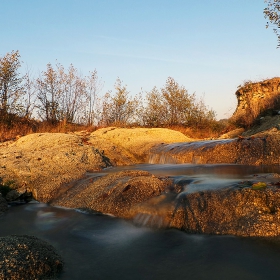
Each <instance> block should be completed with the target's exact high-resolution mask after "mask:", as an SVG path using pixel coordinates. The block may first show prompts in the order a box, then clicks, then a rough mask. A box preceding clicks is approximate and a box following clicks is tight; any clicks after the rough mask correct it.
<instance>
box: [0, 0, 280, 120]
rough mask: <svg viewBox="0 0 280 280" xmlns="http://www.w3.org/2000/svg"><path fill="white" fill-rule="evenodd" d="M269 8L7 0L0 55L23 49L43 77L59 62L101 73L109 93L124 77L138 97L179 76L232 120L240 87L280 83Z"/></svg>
mask: <svg viewBox="0 0 280 280" xmlns="http://www.w3.org/2000/svg"><path fill="white" fill-rule="evenodd" d="M264 7H265V3H264V1H263V0H227V1H226V0H200V1H194V0H192V1H189V0H173V1H170V0H169V1H166V0H160V1H159V0H149V1H146V0H141V1H140V0H48V1H42V0H1V2H0V10H1V17H0V35H1V39H0V56H3V55H5V54H6V53H7V52H10V51H12V50H19V52H20V54H21V59H22V61H23V62H24V64H23V68H24V66H26V65H28V67H29V68H32V71H33V74H34V75H35V76H36V75H38V74H39V72H40V71H43V70H45V69H46V65H47V63H52V64H53V65H54V64H55V63H56V61H58V62H59V63H61V64H62V65H63V66H65V67H68V66H69V65H70V63H72V64H73V65H74V66H75V67H76V68H77V69H79V70H80V71H81V72H82V74H83V75H87V74H88V72H89V71H93V70H94V69H96V70H97V72H98V75H99V77H100V78H101V79H102V80H103V82H104V88H103V93H105V92H106V91H107V90H113V87H114V83H115V81H116V79H117V77H119V78H120V79H121V80H122V81H123V83H124V84H126V85H127V88H128V90H129V91H130V92H131V94H137V93H139V92H140V91H141V89H142V90H143V91H144V92H145V91H150V90H151V89H152V88H153V87H154V86H157V87H158V88H160V87H162V86H164V84H165V81H166V79H167V77H169V76H171V77H173V78H174V79H175V80H176V81H177V82H178V83H179V84H180V85H184V86H185V87H186V89H188V91H189V93H193V92H196V94H197V96H204V100H205V103H206V104H207V105H208V106H209V108H212V109H213V110H215V111H216V112H217V117H218V119H220V118H227V117H230V116H231V115H232V113H233V112H234V110H235V108H236V103H237V102H236V98H235V94H234V93H235V91H236V90H237V86H238V85H240V84H241V83H243V82H244V81H245V80H253V81H258V80H261V79H266V78H272V77H275V76H280V68H279V66H280V49H277V48H276V47H277V39H276V36H275V34H274V33H273V31H272V28H269V29H266V28H265V24H266V20H265V19H264V17H263V8H264ZM23 70H24V69H23Z"/></svg>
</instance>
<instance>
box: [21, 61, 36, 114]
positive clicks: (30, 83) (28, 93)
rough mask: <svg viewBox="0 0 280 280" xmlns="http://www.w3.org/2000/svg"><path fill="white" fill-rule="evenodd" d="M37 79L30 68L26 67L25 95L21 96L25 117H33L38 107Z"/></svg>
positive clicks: (24, 78) (24, 79)
mask: <svg viewBox="0 0 280 280" xmlns="http://www.w3.org/2000/svg"><path fill="white" fill-rule="evenodd" d="M36 90H37V89H36V81H35V80H34V78H33V77H32V73H31V70H30V68H28V67H27V68H26V73H25V75H24V77H23V92H24V95H23V96H22V97H21V104H22V106H23V111H22V114H23V117H25V118H28V119H29V118H31V116H32V114H33V113H34V110H35V107H36V101H37V96H36V93H37V92H36Z"/></svg>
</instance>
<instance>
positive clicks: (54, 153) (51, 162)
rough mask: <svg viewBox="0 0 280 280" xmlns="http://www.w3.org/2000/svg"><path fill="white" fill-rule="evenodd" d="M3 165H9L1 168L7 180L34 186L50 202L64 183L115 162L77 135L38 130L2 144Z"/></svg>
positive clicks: (35, 194)
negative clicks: (111, 161) (4, 144)
mask: <svg viewBox="0 0 280 280" xmlns="http://www.w3.org/2000/svg"><path fill="white" fill-rule="evenodd" d="M0 166H5V168H2V170H1V177H3V179H4V180H5V181H7V180H14V181H15V182H16V184H17V187H21V186H26V187H28V188H30V190H32V193H33V194H34V197H35V198H36V199H38V200H40V201H42V202H46V201H48V200H50V199H51V198H53V196H54V194H55V192H56V189H57V188H58V187H59V186H60V185H62V184H65V183H67V182H70V181H72V180H75V179H78V178H81V177H82V176H83V175H84V174H85V173H86V171H87V170H100V169H102V168H104V167H108V166H111V163H110V161H109V159H108V158H106V157H105V156H104V155H103V154H102V153H101V152H99V150H97V149H96V148H95V147H93V146H91V145H87V144H85V143H84V142H83V141H82V139H81V137H79V136H77V135H69V134H63V133H35V134H31V135H27V136H24V137H21V138H19V139H18V140H17V141H15V142H14V143H12V144H9V145H8V146H0Z"/></svg>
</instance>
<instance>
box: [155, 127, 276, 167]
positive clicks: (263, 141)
mask: <svg viewBox="0 0 280 280" xmlns="http://www.w3.org/2000/svg"><path fill="white" fill-rule="evenodd" d="M279 145H280V132H279V131H278V130H277V129H272V130H270V131H267V132H264V133H259V134H255V135H253V136H250V137H242V136H241V137H239V138H235V139H225V140H222V139H221V140H207V141H199V142H192V143H182V144H181V143H176V144H165V145H159V146H157V147H154V148H153V149H152V150H151V152H150V162H151V163H170V162H171V163H195V164H212V163H233V164H247V165H279V164H280V150H279V149H278V147H279Z"/></svg>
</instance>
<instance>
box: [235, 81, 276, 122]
mask: <svg viewBox="0 0 280 280" xmlns="http://www.w3.org/2000/svg"><path fill="white" fill-rule="evenodd" d="M235 95H236V97H237V102H238V104H237V108H236V110H235V112H234V114H233V116H232V117H231V119H232V120H233V121H235V122H237V123H238V124H239V125H244V126H246V127H248V126H251V125H252V124H253V123H254V122H255V121H256V119H257V117H259V114H260V113H261V112H263V111H264V110H267V109H270V110H271V114H272V115H276V114H278V110H275V108H279V101H278V100H279V96H280V78H279V77H275V78H272V79H267V80H263V81H260V82H251V81H248V82H246V83H244V85H243V86H240V87H239V89H238V90H237V91H236V93H235ZM264 121H265V120H264V119H262V120H260V122H261V123H262V124H263V123H264Z"/></svg>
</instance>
